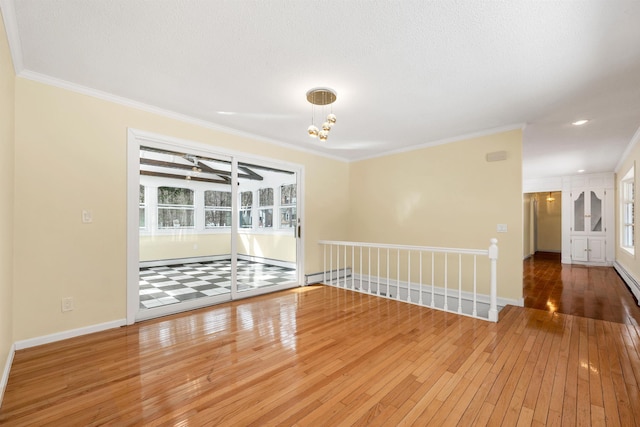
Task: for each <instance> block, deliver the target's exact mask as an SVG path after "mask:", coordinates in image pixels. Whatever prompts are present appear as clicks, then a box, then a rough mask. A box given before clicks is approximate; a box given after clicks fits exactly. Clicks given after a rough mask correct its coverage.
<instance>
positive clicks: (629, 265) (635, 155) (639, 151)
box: [615, 141, 640, 283]
mask: <svg viewBox="0 0 640 427" xmlns="http://www.w3.org/2000/svg"><path fill="white" fill-rule="evenodd" d="M634 165H635V189H636V194H635V197H636V199H635V202H636V227H635V236H634V241H635V245H636V247H635V255H631V254H630V253H629V252H627V251H625V250H624V249H622V248H621V247H620V222H621V221H620V215H621V213H620V202H619V200H620V193H619V191H620V181H621V180H622V178H624V176H625V175H626V173H627V172H629V170H630V169H631V167H632V166H634ZM638 189H640V142H638V141H636V144H635V147H634V148H633V149H632V150H631V152H630V153H629V155H628V156H627V157H626V158H625V159H624V161H623V162H622V163H621V164H620V167H619V168H618V169H617V170H616V199H615V206H616V213H615V215H616V217H615V218H616V262H617V263H618V264H620V265H621V266H622V267H623V268H624V269H625V270H626V271H627V272H628V273H629V274H630V275H631V276H632V277H633V278H634V279H635V281H636V282H638V283H640V261H639V260H640V232H639V229H640V227H638Z"/></svg>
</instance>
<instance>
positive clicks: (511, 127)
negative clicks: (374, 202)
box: [351, 123, 526, 163]
mask: <svg viewBox="0 0 640 427" xmlns="http://www.w3.org/2000/svg"><path fill="white" fill-rule="evenodd" d="M525 125H526V123H516V124H512V125H507V126H500V127H496V128H491V129H485V130H481V131H478V132H473V133H467V134H463V135H458V136H454V137H451V138H445V139H439V140H436V141H431V142H426V143H424V144H419V145H412V146H410V147H404V148H399V149H397V150H392V151H385V152H384V153H378V154H374V155H371V156H366V157H361V158H358V159H355V160H351V163H354V162H360V161H362V160H369V159H375V158H378V157H386V156H390V155H392V154H401V153H408V152H410V151H416V150H421V149H423V148H429V147H435V146H437V145H444V144H450V143H452V142H458V141H464V140H465V139H473V138H480V137H483V136H488V135H494V134H497V133H502V132H508V131H512V130H523V129H524V128H525Z"/></svg>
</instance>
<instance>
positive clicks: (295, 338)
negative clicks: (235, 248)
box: [0, 286, 640, 426]
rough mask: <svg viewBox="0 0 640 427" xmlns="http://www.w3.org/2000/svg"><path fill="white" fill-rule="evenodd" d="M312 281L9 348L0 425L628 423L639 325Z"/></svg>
mask: <svg viewBox="0 0 640 427" xmlns="http://www.w3.org/2000/svg"><path fill="white" fill-rule="evenodd" d="M500 317H501V319H500V322H499V323H497V324H494V323H489V322H486V321H481V320H474V319H470V318H466V317H460V316H456V315H454V314H447V313H443V312H439V311H434V310H430V309H428V308H423V307H418V306H414V305H409V304H405V303H401V302H397V301H393V300H387V299H383V298H376V297H373V296H368V295H363V294H359V293H355V292H351V291H347V290H343V289H336V288H332V287H326V286H312V287H306V288H299V289H295V290H290V291H284V292H279V293H275V294H271V295H265V296H261V297H256V298H252V299H248V300H242V301H236V302H232V303H228V304H224V305H219V306H214V307H211V308H207V309H202V310H198V311H193V312H190V313H185V314H180V315H175V316H171V317H166V318H162V319H156V320H153V321H147V322H142V323H140V324H137V325H134V326H130V327H124V328H120V329H115V330H110V331H105V332H101V333H96V334H92V335H88V336H84V337H80V338H75V339H70V340H66V341H63V342H58V343H54V344H49V345H44V346H40V347H37V348H31V349H27V350H21V351H18V352H17V353H16V356H15V361H14V365H13V368H12V370H11V375H10V378H9V383H8V387H7V391H6V394H5V398H4V403H3V405H2V408H1V409H0V424H2V425H6V426H14V425H43V424H50V425H56V426H60V425H64V426H66V425H101V424H110V425H183V426H187V425H188V426H200V425H228V426H245V425H254V426H264V425H269V426H271V425H300V426H303V425H313V426H318V425H321V426H330V425H368V426H369V425H393V426H395V425H420V426H425V425H434V426H440V425H459V426H469V425H507V426H515V425H545V424H546V425H561V424H562V425H589V424H591V425H596V426H600V425H622V426H633V425H638V423H640V389H639V384H640V329H639V328H638V327H637V326H634V325H626V324H621V323H613V322H608V321H602V320H593V319H587V318H584V317H575V316H572V315H565V314H559V313H550V312H546V311H541V310H535V309H530V308H520V307H507V308H505V309H504V310H503V311H502V312H501V314H500Z"/></svg>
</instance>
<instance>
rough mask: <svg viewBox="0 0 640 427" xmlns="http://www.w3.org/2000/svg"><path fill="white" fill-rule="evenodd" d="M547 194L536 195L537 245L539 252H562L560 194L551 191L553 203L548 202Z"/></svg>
mask: <svg viewBox="0 0 640 427" xmlns="http://www.w3.org/2000/svg"><path fill="white" fill-rule="evenodd" d="M548 195H549V193H536V197H537V199H538V228H537V232H538V236H537V237H538V244H537V248H536V249H537V250H538V251H541V252H561V251H562V210H561V206H562V192H560V191H553V192H551V195H552V196H553V197H554V198H555V200H554V201H552V202H548V201H547V196H548Z"/></svg>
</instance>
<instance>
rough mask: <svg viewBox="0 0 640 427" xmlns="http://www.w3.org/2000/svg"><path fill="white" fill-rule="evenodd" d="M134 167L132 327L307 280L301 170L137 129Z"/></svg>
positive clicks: (132, 152)
mask: <svg viewBox="0 0 640 427" xmlns="http://www.w3.org/2000/svg"><path fill="white" fill-rule="evenodd" d="M129 171H130V177H129V199H128V200H129V226H128V233H129V236H128V239H129V240H128V241H129V255H128V261H129V267H128V286H127V295H128V296H127V305H128V308H127V320H128V322H129V323H132V322H133V321H135V320H142V319H147V318H152V317H158V316H163V315H166V314H170V313H175V312H179V311H184V310H189V309H193V308H198V307H203V306H207V305H212V304H217V303H220V302H225V301H229V300H232V299H237V298H244V297H248V296H252V295H258V294H261V293H266V292H272V291H275V290H280V289H286V288H289V287H293V286H298V285H299V284H300V283H301V282H302V275H301V274H300V268H299V260H300V257H299V254H300V244H299V240H300V238H299V226H300V219H299V215H298V213H299V209H300V208H299V206H298V200H299V197H298V194H300V188H299V182H298V176H299V175H300V170H299V169H296V168H295V167H290V166H288V165H279V164H275V163H272V162H267V161H256V160H255V159H249V158H242V157H239V156H236V155H233V154H229V153H224V154H221V153H217V152H216V150H214V149H212V148H209V147H207V146H201V145H197V144H190V143H185V142H179V143H176V142H174V141H167V140H166V139H164V138H161V137H149V136H148V135H147V134H141V133H139V132H135V131H132V132H130V137H129ZM134 171H135V172H134ZM134 173H135V176H134ZM136 204H137V206H135V205H136ZM134 222H135V224H134ZM134 236H135V238H134Z"/></svg>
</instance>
